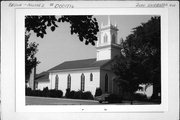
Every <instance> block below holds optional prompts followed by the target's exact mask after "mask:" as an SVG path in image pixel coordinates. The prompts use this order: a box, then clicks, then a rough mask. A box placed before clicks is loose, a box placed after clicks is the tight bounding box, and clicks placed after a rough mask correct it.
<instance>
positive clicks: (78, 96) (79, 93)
mask: <svg viewBox="0 0 180 120" xmlns="http://www.w3.org/2000/svg"><path fill="white" fill-rule="evenodd" d="M82 93H83V92H82V91H80V90H79V91H77V92H75V93H74V97H73V98H74V99H81V96H82Z"/></svg>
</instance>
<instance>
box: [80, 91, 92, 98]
mask: <svg viewBox="0 0 180 120" xmlns="http://www.w3.org/2000/svg"><path fill="white" fill-rule="evenodd" d="M81 98H82V99H88V100H92V99H93V95H92V94H91V92H90V91H87V92H84V93H82V96H81Z"/></svg>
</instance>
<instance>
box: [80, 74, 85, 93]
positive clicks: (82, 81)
mask: <svg viewBox="0 0 180 120" xmlns="http://www.w3.org/2000/svg"><path fill="white" fill-rule="evenodd" d="M84 87H85V76H84V74H83V73H82V74H81V91H84Z"/></svg>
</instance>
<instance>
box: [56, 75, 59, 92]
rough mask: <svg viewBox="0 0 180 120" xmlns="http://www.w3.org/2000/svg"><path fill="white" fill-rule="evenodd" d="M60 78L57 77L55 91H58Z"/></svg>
mask: <svg viewBox="0 0 180 120" xmlns="http://www.w3.org/2000/svg"><path fill="white" fill-rule="evenodd" d="M58 83H59V77H58V75H56V77H55V90H58Z"/></svg>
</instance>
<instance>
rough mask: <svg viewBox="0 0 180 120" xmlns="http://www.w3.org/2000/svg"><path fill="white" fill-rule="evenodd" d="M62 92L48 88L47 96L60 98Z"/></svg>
mask: <svg viewBox="0 0 180 120" xmlns="http://www.w3.org/2000/svg"><path fill="white" fill-rule="evenodd" d="M62 95H63V92H62V91H61V90H49V97H55V98H61V97H62Z"/></svg>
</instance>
